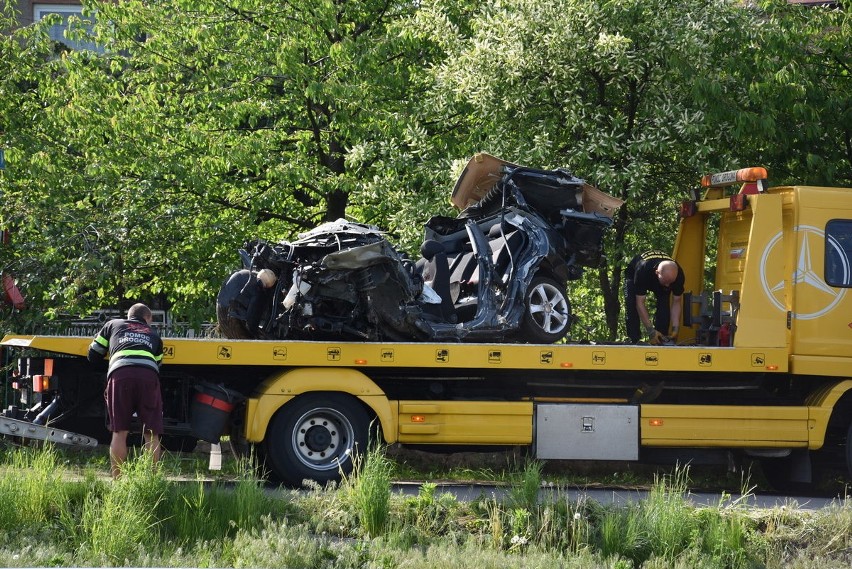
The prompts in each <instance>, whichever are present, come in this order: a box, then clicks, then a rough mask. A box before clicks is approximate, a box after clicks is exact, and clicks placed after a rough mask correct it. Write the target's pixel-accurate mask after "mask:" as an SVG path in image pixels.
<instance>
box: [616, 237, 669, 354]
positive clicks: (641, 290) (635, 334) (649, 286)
mask: <svg viewBox="0 0 852 569" xmlns="http://www.w3.org/2000/svg"><path fill="white" fill-rule="evenodd" d="M683 283H684V274H683V269H682V268H681V267H680V265H678V264H677V262H675V260H674V259H672V258H671V257H669V256H668V255H666V254H665V253H662V252H660V251H648V252H646V253H642V254H641V255H636V256H635V257H633V260H631V261H630V264H629V265H627V271H626V273H625V279H624V308H625V312H626V319H625V320H626V321H625V324H626V325H627V337H628V338H630V341H631V342H632V343H634V344H635V343H637V342H638V341H639V339H640V337H641V336H640V331H639V324H640V322H641V324H642V326H643V327H644V328H645V332H646V334H647V335H648V341H649V342H650V343H651V344H655V345H656V344H664V343H669V341H676V340H677V334H678V331H679V330H680V316H681V310H682V306H683ZM649 291H650V292H653V293H654V297H655V298H656V304H657V307H656V311H655V314H654V321H653V323H652V322H651V317H650V315H649V314H648V308H647V306H646V305H645V297H646V296H647V295H648V292H649ZM670 299H671V309H670V308H669V300H670ZM670 324H671V334H670V335H669V334H668V331H669V325H670Z"/></svg>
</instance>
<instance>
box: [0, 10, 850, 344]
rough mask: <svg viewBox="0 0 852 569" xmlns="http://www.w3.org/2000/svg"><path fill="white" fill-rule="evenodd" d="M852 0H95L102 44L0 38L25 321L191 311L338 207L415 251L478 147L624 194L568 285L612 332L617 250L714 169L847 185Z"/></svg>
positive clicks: (672, 224) (663, 240)
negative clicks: (263, 250) (146, 308)
mask: <svg viewBox="0 0 852 569" xmlns="http://www.w3.org/2000/svg"><path fill="white" fill-rule="evenodd" d="M12 6H13V4H11V3H3V4H2V11H0V27H2V28H3V29H9V28H12V27H13V22H14V14H13V10H12ZM844 8H845V9H844ZM848 8H849V2H848V0H844V1H842V2H840V7H839V8H837V9H832V8H823V7H820V8H805V7H803V6H798V5H789V4H788V3H787V2H785V1H784V0H771V1H769V0H767V1H764V2H761V3H759V5H757V6H756V5H755V3H741V2H729V1H727V0H713V1H711V2H707V1H705V0H685V1H682V2H676V3H675V2H669V1H667V0H612V1H609V2H598V1H592V0H505V1H502V2H498V3H481V2H469V1H466V0H424V1H422V2H416V3H410V2H390V3H389V2H384V1H379V0H358V1H353V2H343V3H340V2H337V3H334V2H328V1H325V0H308V1H306V2H297V3H285V4H283V5H282V4H280V3H270V2H267V1H265V0H237V1H235V2H232V3H230V4H228V6H227V8H223V7H222V5H221V3H217V2H211V1H209V0H205V1H201V2H186V1H184V0H168V1H165V2H154V3H151V2H143V1H141V0H131V1H127V2H96V1H93V2H92V3H91V5H90V6H89V7H88V9H91V10H96V14H97V16H96V18H97V22H98V24H97V26H96V30H95V33H96V37H95V38H94V39H95V40H96V41H97V44H98V45H99V46H101V47H102V48H103V50H102V52H93V51H76V52H72V51H68V50H67V49H65V48H64V47H62V46H61V44H57V43H56V42H54V41H52V40H50V38H49V37H48V34H47V23H48V22H46V21H42V22H39V23H35V24H33V25H29V26H26V27H24V28H17V29H14V30H13V32H12V33H10V34H4V35H3V36H2V37H0V54H2V57H0V147H2V148H3V149H4V150H5V152H6V162H7V168H6V169H5V170H4V171H2V172H0V194H2V197H3V203H4V207H3V208H2V210H0V226H2V228H5V229H10V230H12V232H13V237H12V244H11V246H8V247H0V268H2V270H3V271H4V272H11V273H12V274H14V275H15V276H16V277H17V278H18V281H19V283H20V284H21V285H22V286H21V288H23V289H24V293H25V294H26V296H27V299H28V301H29V304H30V307H31V308H30V311H29V312H28V313H27V315H25V316H24V318H25V319H26V320H27V321H28V322H31V321H33V320H37V319H38V318H39V317H41V316H42V315H45V314H46V315H47V316H50V317H55V316H57V315H61V314H64V313H69V312H70V313H75V314H85V313H87V312H89V311H90V310H92V309H95V308H107V307H115V308H126V307H127V306H128V305H129V304H130V303H132V302H133V301H136V300H145V301H147V302H149V303H151V304H152V305H154V306H155V307H158V308H168V309H172V310H173V312H174V314H175V316H176V317H177V318H178V319H181V320H188V321H191V322H193V323H198V322H200V321H204V320H210V319H212V318H213V313H214V311H213V298H214V297H215V294H216V291H217V289H218V287H219V285H220V284H221V282H222V280H223V279H224V278H225V277H226V276H227V275H228V274H229V273H230V271H231V270H232V269H234V268H235V266H236V265H237V262H238V259H237V256H236V254H235V249H236V248H237V247H239V246H240V245H241V244H242V243H243V242H244V241H246V240H248V239H252V238H255V237H263V238H269V239H278V238H290V237H292V236H294V235H295V234H296V233H297V232H299V231H301V230H304V229H306V228H310V227H312V226H314V225H315V224H317V223H318V222H320V221H322V220H325V219H333V218H336V217H341V216H344V215H348V216H349V217H351V218H356V219H358V220H361V221H367V222H370V223H374V224H376V225H378V226H380V227H382V228H383V229H386V230H388V231H389V233H390V235H391V237H392V238H393V239H394V240H395V241H397V242H399V243H400V244H402V245H403V246H404V247H405V248H406V249H407V250H408V251H410V252H412V253H413V252H415V251H416V249H417V247H418V246H419V242H420V240H421V239H422V229H421V228H422V224H423V223H424V222H425V221H426V219H427V218H428V217H429V216H430V215H432V214H451V213H452V212H451V210H450V208H449V206H448V205H447V201H446V200H447V196H448V194H449V191H450V189H451V187H452V183H453V181H454V177H455V175H456V174H457V173H458V172H459V170H460V168H461V166H462V165H463V163H464V162H465V161H466V160H467V158H468V157H469V155H470V154H471V153H473V152H475V151H479V150H484V151H488V152H491V153H493V154H497V155H500V156H502V157H504V158H506V159H508V160H511V161H514V162H518V163H525V164H529V165H531V166H536V167H567V168H569V169H571V170H573V171H574V172H575V173H576V174H577V175H579V176H580V177H582V178H585V179H587V180H588V181H589V182H590V183H592V184H595V185H597V186H598V187H600V188H601V189H602V190H604V191H607V192H609V193H612V194H615V195H617V196H619V197H621V198H624V199H626V200H627V203H626V205H625V206H624V207H622V208H621V209H620V211H619V213H618V215H617V217H616V220H615V221H616V222H615V226H614V228H613V230H612V231H611V232H610V233H609V234H608V235H607V237H606V251H607V262H606V263H605V265H604V266H602V267H601V268H600V269H598V270H590V271H588V275H587V277H586V278H585V279H584V280H583V281H581V282H578V283H573V284H572V294H574V295H576V297H577V298H578V299H579V301H575V302H574V306H575V308H576V309H577V310H578V311H581V312H582V311H585V312H586V313H585V314H581V316H582V321H581V325H582V326H583V330H582V334H581V336H582V337H588V338H589V339H597V340H603V339H614V338H616V337H617V336H618V333H619V313H620V309H621V307H620V292H621V284H622V277H623V268H624V266H625V264H626V262H627V261H628V260H629V259H630V257H631V256H632V255H633V254H634V253H635V252H637V251H638V250H640V249H646V248H663V249H670V248H671V247H672V244H673V238H674V233H675V231H676V222H677V220H676V216H675V208H676V205H677V203H678V202H679V201H680V199H681V196H683V195H684V193H685V191H686V190H688V189H689V188H692V187H694V186H695V185H696V184H697V182H698V178H699V175H700V174H702V173H704V172H706V171H708V170H710V169H714V170H720V169H725V170H727V169H732V168H735V167H740V166H749V165H757V164H761V165H765V166H767V167H768V168H769V171H770V176H771V177H772V179H773V180H775V181H779V182H781V181H783V182H787V181H797V182H806V183H811V184H834V185H852V150H850V149H852V145H850V142H849V141H850V140H852V135H850V133H852V106H850V96H852V95H850V93H852V89H850V88H849V82H850V75H849V73H850V69H852V60H850V57H852V56H850V51H849V49H848V46H849V45H850V43H852V42H851V41H850V39H852V38H850V35H852V25H850V16H849V10H848ZM70 33H71V34H72V35H73V34H77V35H79V34H80V31H79V30H76V31H72V32H70ZM596 295H600V296H601V297H602V300H599V301H596V300H595V298H594V297H595V296H596ZM590 306H594V307H595V310H592V309H591V308H588V307H590ZM0 318H2V323H3V324H4V325H5V326H14V327H19V326H20V325H21V321H20V315H13V316H12V317H9V316H7V315H6V314H5V313H4V314H3V315H2V316H0ZM575 335H576V334H575Z"/></svg>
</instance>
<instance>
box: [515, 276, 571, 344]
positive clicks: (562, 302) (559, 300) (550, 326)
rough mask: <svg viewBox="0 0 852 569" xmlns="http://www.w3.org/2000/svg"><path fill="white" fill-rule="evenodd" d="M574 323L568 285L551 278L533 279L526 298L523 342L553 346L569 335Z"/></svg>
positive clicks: (522, 327)
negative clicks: (566, 290)
mask: <svg viewBox="0 0 852 569" xmlns="http://www.w3.org/2000/svg"><path fill="white" fill-rule="evenodd" d="M572 320H573V316H572V315H571V303H570V302H569V301H568V296H567V295H566V294H565V284H564V283H560V282H559V281H557V280H555V279H553V278H551V277H548V276H541V275H540V276H536V277H534V278H533V280H532V282H531V283H530V285H529V287H527V290H526V293H525V294H524V315H523V317H522V319H521V326H520V332H521V340H522V341H524V342H528V343H531V344H552V343H554V342H557V341H559V340H561V339H562V338H564V337H565V336H566V335H567V334H568V330H569V329H570V328H571V322H572Z"/></svg>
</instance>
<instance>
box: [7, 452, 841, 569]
mask: <svg viewBox="0 0 852 569" xmlns="http://www.w3.org/2000/svg"><path fill="white" fill-rule="evenodd" d="M0 451H2V446H0ZM0 454H2V456H0V470H2V475H0V566H93V565H96V566H97V565H100V566H121V565H135V566H161V567H169V566H202V567H205V566H206V567H213V566H219V567H222V566H230V567H334V568H335V569H350V568H351V569H356V568H358V569H361V568H388V569H393V568H396V567H413V566H421V565H428V566H429V567H430V568H444V567H446V568H454V569H455V568H466V567H470V568H474V567H475V568H477V569H479V568H491V567H494V568H498V567H499V568H515V567H518V568H521V567H524V568H538V567H541V568H550V567H565V568H569V567H576V568H598V567H611V568H617V569H630V568H638V567H642V568H669V567H684V568H692V567H706V568H716V567H718V568H746V567H769V568H775V567H778V568H780V567H787V566H796V567H802V568H805V569H811V568H812V569H817V568H819V569H826V568H832V569H833V568H841V567H842V568H844V569H848V567H849V566H850V562H852V505H849V504H848V503H838V504H837V505H836V506H835V507H832V508H828V509H826V510H824V511H820V512H813V513H801V512H798V511H796V510H795V509H794V508H786V509H775V510H772V511H768V512H763V511H758V510H753V509H750V508H747V507H745V505H744V504H743V503H742V502H737V503H733V504H730V503H729V500H720V502H719V505H718V506H715V507H705V508H696V507H695V506H693V505H692V504H691V503H690V501H689V491H688V487H689V482H688V470H686V469H678V470H675V471H674V472H672V473H671V474H667V475H662V476H660V477H659V479H658V480H657V482H656V483H655V484H654V485H653V487H652V488H651V490H650V492H649V496H648V498H647V499H646V500H642V501H637V502H633V503H629V504H626V505H608V506H602V505H600V504H597V503H595V502H592V501H587V500H585V499H580V500H575V499H569V497H568V493H567V489H560V488H555V489H554V490H553V492H552V493H551V494H550V495H548V496H547V498H544V495H542V494H540V488H541V482H540V476H541V465H540V464H536V463H526V464H524V465H522V466H520V467H519V468H518V470H517V471H513V472H509V473H507V474H505V476H504V479H505V480H507V481H508V483H509V486H508V488H507V489H506V492H505V493H500V494H494V495H482V496H480V497H479V498H478V499H476V500H473V501H471V502H459V501H458V500H456V498H454V497H453V496H452V495H450V494H447V493H443V492H441V491H440V487H439V486H437V485H436V484H424V485H423V486H422V487H421V489H420V492H419V493H418V494H417V495H416V496H411V497H406V496H402V495H400V494H397V493H395V492H394V491H393V490H392V488H391V483H392V480H393V474H394V464H393V463H392V462H391V461H389V460H388V459H387V457H386V455H385V454H384V453H383V452H382V449H381V448H378V447H376V448H373V449H371V450H370V451H369V452H368V454H367V456H366V457H364V459H363V462H359V464H358V465H357V469H356V474H357V475H356V476H353V477H349V478H347V479H345V480H344V482H343V483H342V484H341V485H340V486H339V487H334V486H329V487H324V488H321V487H319V486H315V487H314V488H313V489H312V490H310V491H308V492H296V491H292V490H282V489H274V488H270V487H268V486H265V485H264V484H263V483H262V482H261V481H259V480H258V479H257V478H256V477H255V469H254V467H253V466H247V467H246V468H244V469H243V470H241V471H240V472H241V474H238V475H237V477H236V479H235V480H232V481H229V482H214V483H210V482H209V481H203V480H200V479H199V480H197V481H189V482H186V481H182V482H177V481H174V480H172V479H170V478H169V477H167V476H166V475H165V474H164V472H168V470H164V469H162V468H161V469H159V470H155V469H154V468H153V465H152V463H151V461H150V457H148V456H146V455H144V454H142V455H140V456H136V457H133V458H132V459H131V460H130V461H128V462H127V463H126V466H125V469H124V471H123V476H122V478H120V479H119V480H117V481H112V480H111V479H110V478H109V475H108V467H107V466H106V465H105V463H103V462H100V463H98V467H97V468H95V469H84V470H82V471H81V470H80V469H79V468H75V469H74V470H71V469H69V468H68V465H67V463H66V461H65V460H64V459H63V458H62V455H61V454H60V453H59V452H57V450H56V449H54V448H53V447H51V446H50V445H42V446H41V447H37V448H22V449H9V450H7V451H6V452H0ZM503 496H505V497H503Z"/></svg>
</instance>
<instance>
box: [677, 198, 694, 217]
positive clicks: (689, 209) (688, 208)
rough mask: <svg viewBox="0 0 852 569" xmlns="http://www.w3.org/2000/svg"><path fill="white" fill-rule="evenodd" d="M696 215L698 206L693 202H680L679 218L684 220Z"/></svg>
mask: <svg viewBox="0 0 852 569" xmlns="http://www.w3.org/2000/svg"><path fill="white" fill-rule="evenodd" d="M696 213H698V206H697V205H696V204H695V202H694V201H691V200H686V201H683V202H681V204H680V216H681V217H684V218H686V217H692V216H693V215H695V214H696Z"/></svg>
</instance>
